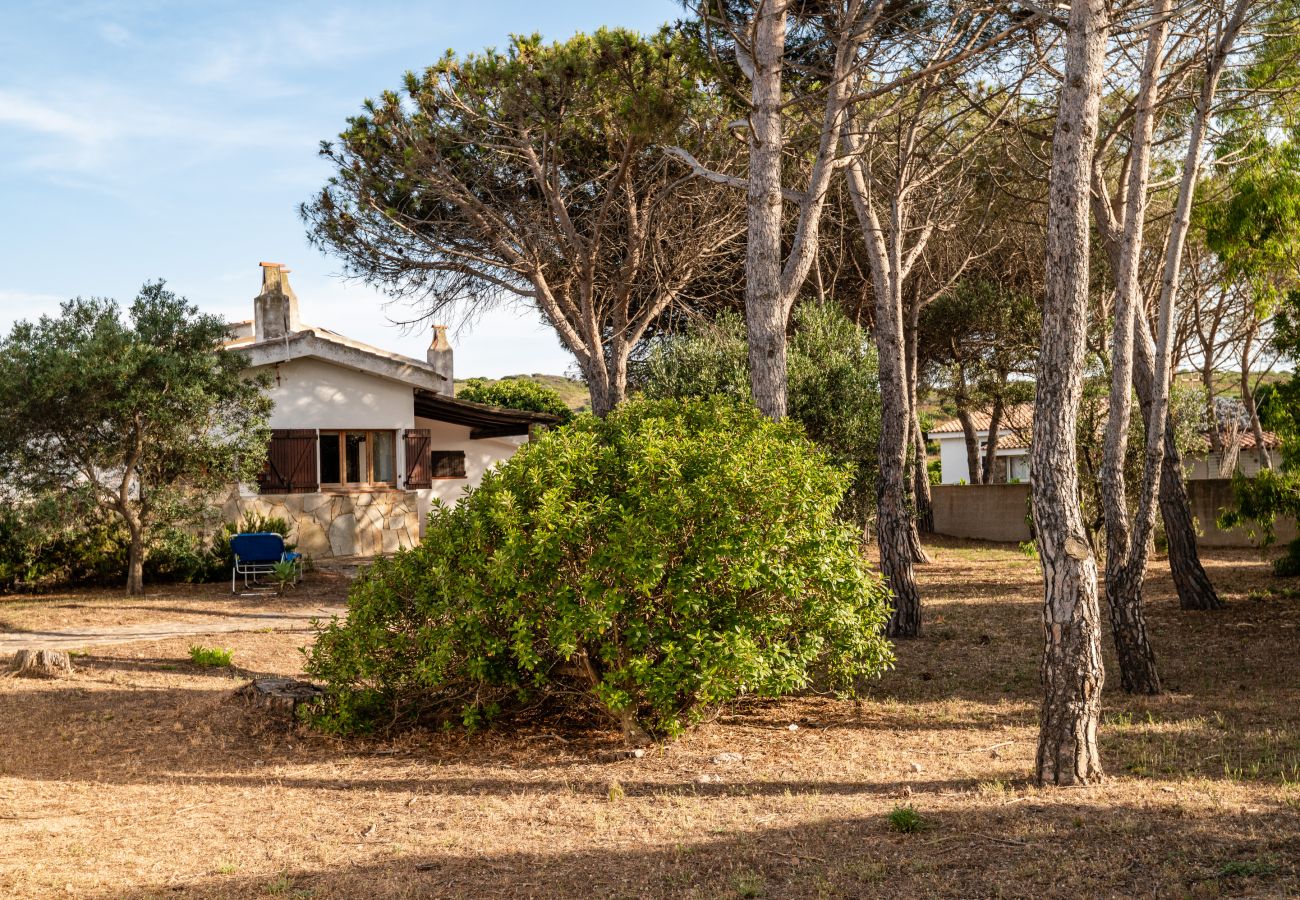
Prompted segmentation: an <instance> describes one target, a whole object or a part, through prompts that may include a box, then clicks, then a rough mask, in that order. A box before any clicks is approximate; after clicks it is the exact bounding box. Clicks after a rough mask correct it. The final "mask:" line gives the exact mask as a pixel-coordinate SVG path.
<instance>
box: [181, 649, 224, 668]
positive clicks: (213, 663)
mask: <svg viewBox="0 0 1300 900" xmlns="http://www.w3.org/2000/svg"><path fill="white" fill-rule="evenodd" d="M233 661H234V654H233V653H232V652H231V651H229V650H227V649H225V648H224V647H204V646H201V645H199V644H194V645H192V646H191V647H190V662H192V663H194V665H196V666H201V667H203V668H205V669H207V668H224V667H226V666H229V665H230V664H231V663H232V662H233Z"/></svg>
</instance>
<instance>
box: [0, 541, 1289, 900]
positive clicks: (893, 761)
mask: <svg viewBox="0 0 1300 900" xmlns="http://www.w3.org/2000/svg"><path fill="white" fill-rule="evenodd" d="M931 549H932V550H933V552H934V554H935V557H936V562H935V563H934V564H933V565H930V566H923V567H919V568H918V574H919V576H920V578H921V579H922V586H923V589H924V591H925V596H926V598H927V600H928V601H929V605H928V607H927V612H926V616H927V617H926V621H925V633H924V636H923V637H922V638H921V639H920V640H918V641H914V642H907V643H903V644H900V645H898V647H897V649H896V653H897V657H898V662H897V665H896V668H895V669H893V670H892V671H889V672H886V673H885V674H884V675H883V677H882V679H881V680H880V681H878V682H874V683H873V684H872V685H871V686H870V690H869V692H868V695H867V696H866V697H865V698H863V699H862V700H861V701H859V702H854V701H839V700H835V699H831V698H822V697H793V698H786V699H783V700H777V701H752V702H748V701H747V702H744V703H740V704H732V705H729V706H727V707H726V708H725V709H724V710H723V711H722V712H721V713H720V714H718V715H716V716H715V717H713V718H712V719H711V720H709V721H706V722H705V723H703V724H701V725H699V726H697V727H694V728H691V729H688V730H687V731H686V733H685V734H684V735H683V736H682V737H681V738H680V739H679V740H677V741H674V742H671V743H668V744H664V745H657V746H655V747H652V748H651V749H649V750H647V751H646V753H645V755H644V756H642V757H640V758H628V757H627V756H624V755H621V754H622V747H623V744H622V740H621V735H620V734H619V732H618V729H617V728H616V727H614V726H613V725H611V726H609V727H608V728H601V727H597V728H594V729H593V728H591V727H576V726H574V725H573V724H571V723H570V722H567V721H565V720H564V719H557V718H539V719H521V720H512V721H505V720H503V721H500V722H497V723H495V724H494V725H492V726H490V727H488V728H485V729H483V730H481V731H478V732H475V733H472V734H465V733H464V732H462V731H459V730H455V731H452V732H450V733H446V734H441V733H433V732H418V731H417V732H412V733H407V734H404V735H402V736H401V737H399V738H397V739H393V740H380V739H374V738H369V739H356V738H348V739H339V738H333V737H329V736H326V735H322V734H319V733H316V732H310V731H302V730H296V731H287V730H285V729H284V728H283V727H282V726H273V725H272V724H271V723H269V722H268V721H267V720H266V718H265V717H264V716H263V715H262V714H260V713H257V712H255V711H253V710H250V709H248V708H247V707H245V706H243V705H241V704H240V703H238V702H236V701H234V700H232V697H231V695H232V693H233V691H234V689H235V688H236V687H238V686H239V685H241V684H243V683H244V682H245V680H246V679H247V677H248V673H250V672H253V673H259V674H283V675H296V674H299V673H300V672H301V666H302V662H303V657H302V654H301V653H300V651H299V647H300V646H301V645H302V644H303V642H304V640H305V638H306V635H304V634H302V633H257V632H250V633H244V634H225V635H220V636H219V637H210V638H206V639H205V638H204V637H202V636H193V637H186V638H179V639H175V640H171V641H161V642H153V643H137V644H129V645H123V646H116V647H106V648H101V649H99V650H94V649H92V650H91V651H90V652H88V653H87V654H85V655H83V656H79V657H77V659H76V660H75V668H76V672H75V674H74V675H73V676H72V677H70V678H68V679H63V680H60V681H51V682H44V681H35V680H27V679H0V709H2V710H3V711H4V715H5V721H6V727H5V729H4V730H3V732H0V848H3V850H0V895H2V896H6V897H10V896H12V897H35V896H51V895H55V896H77V897H100V898H108V897H114V898H117V897H128V898H145V897H159V896H184V897H259V896H311V897H315V898H325V897H328V898H333V897H340V898H341V897H355V896H367V897H426V896H448V897H517V896H537V897H543V896H544V897H592V896H616V897H673V898H677V897H709V898H713V897H773V898H785V897H871V896H898V895H910V896H940V897H987V896H1007V897H1076V896H1133V895H1141V896H1162V897H1166V896H1167V897H1189V896H1190V897H1218V896H1285V895H1294V894H1295V893H1297V892H1298V891H1300V869H1298V864H1297V860H1300V786H1298V785H1297V782H1300V654H1297V653H1296V652H1295V650H1296V647H1297V646H1300V580H1297V579H1279V578H1275V577H1274V576H1273V575H1272V574H1271V569H1270V565H1269V560H1268V559H1263V558H1260V557H1259V556H1258V555H1257V554H1253V553H1250V552H1246V551H1222V550H1214V551H1209V552H1208V553H1207V555H1206V563H1207V568H1208V569H1209V571H1210V574H1211V577H1212V578H1213V579H1214V580H1215V582H1216V584H1218V586H1219V588H1220V590H1222V591H1223V592H1224V595H1225V599H1226V600H1227V601H1228V602H1229V607H1228V609H1227V610H1226V611H1225V612H1223V613H1219V614H1201V613H1184V612H1181V611H1179V610H1178V609H1177V601H1176V599H1175V598H1174V597H1173V595H1172V591H1171V587H1170V584H1169V581H1168V578H1167V576H1166V574H1165V572H1164V571H1163V569H1162V567H1163V561H1162V560H1157V561H1156V562H1155V563H1154V564H1153V566H1152V572H1151V577H1150V581H1149V584H1148V592H1149V597H1150V603H1151V610H1150V619H1151V629H1152V639H1153V641H1154V642H1155V645H1156V649H1157V652H1159V653H1160V654H1161V661H1162V664H1163V674H1164V677H1165V680H1166V683H1167V685H1168V687H1169V693H1168V694H1167V695H1165V696H1163V697H1159V698H1154V699H1152V698H1129V697H1126V696H1124V695H1122V694H1121V693H1119V692H1118V691H1117V690H1115V689H1114V687H1115V685H1114V682H1115V681H1116V680H1117V679H1115V678H1114V677H1112V678H1111V684H1110V685H1108V688H1107V691H1106V695H1105V714H1104V719H1103V724H1102V731H1101V746H1102V752H1103V762H1104V764H1105V766H1106V771H1107V774H1108V776H1109V777H1108V780H1107V781H1106V782H1105V783H1104V784H1102V785H1100V786H1098V787H1095V788H1089V789H1086V790H1078V791H1059V790H1054V791H1052V790H1049V791H1039V790H1037V789H1035V788H1033V787H1032V786H1030V785H1029V783H1028V781H1027V775H1028V774H1029V772H1030V770H1031V768H1032V758H1033V752H1034V738H1035V734H1036V728H1035V716H1036V711H1037V703H1038V659H1039V654H1040V652H1041V645H1040V636H1039V629H1040V627H1041V626H1040V614H1041V613H1040V609H1041V607H1040V604H1041V596H1040V590H1041V588H1040V585H1039V582H1038V569H1037V564H1036V563H1035V561H1033V560H1031V559H1028V558H1026V557H1025V556H1023V555H1022V554H1021V553H1020V552H1019V551H1018V550H1017V549H1016V548H1014V547H1007V548H1005V549H1004V548H990V547H988V546H979V545H975V544H962V543H960V542H942V543H939V544H937V545H933V544H932V545H931ZM183 590H184V591H190V590H195V589H194V588H188V587H187V588H184V589H183ZM307 590H308V589H304V592H303V593H302V594H300V595H298V596H296V597H295V598H294V600H295V601H296V602H302V603H307V602H311V600H312V597H311V596H310V595H309V594H308V593H307V592H306V591H307ZM187 596H188V595H187V594H184V593H181V594H178V595H177V596H175V597H169V596H166V595H163V594H159V595H155V596H154V597H153V598H152V599H153V605H156V606H159V607H164V608H166V607H171V606H174V605H176V604H178V603H184V602H188V601H186V599H185V598H186V597H187ZM109 597H110V595H108V594H106V595H104V598H103V599H104V600H105V601H106V600H107V599H109ZM24 602H25V603H28V604H30V603H31V601H30V599H29V600H26V601H24ZM57 602H65V601H57ZM76 602H77V603H81V604H86V605H90V606H94V605H96V604H98V603H100V601H99V600H96V598H95V597H93V596H91V595H89V594H80V595H78V599H77V601H76ZM105 605H106V604H105ZM26 608H27V609H30V608H31V607H30V606H29V607H26ZM93 612H94V611H93V610H87V609H79V610H71V611H70V613H69V614H78V615H81V616H83V617H84V619H83V621H84V620H88V619H91V618H93V616H92V613H93ZM145 614H146V613H145V611H144V610H141V609H139V608H136V610H135V612H134V613H133V615H135V616H144V615H145ZM26 615H32V616H34V614H32V613H27V614H26ZM99 615H102V616H104V617H107V616H109V615H110V613H109V612H108V611H107V610H105V611H104V612H102V613H100V614H99ZM155 615H157V616H160V617H164V616H171V615H173V614H172V613H169V612H156V613H155ZM9 617H10V618H11V619H16V618H18V617H19V616H18V613H17V612H14V613H12V614H10V615H9ZM218 641H219V642H220V645H221V646H228V647H230V648H231V649H232V650H233V652H234V657H235V659H236V660H237V661H238V665H239V666H240V672H239V673H234V674H232V673H230V672H229V671H228V670H225V669H196V668H194V667H191V666H189V665H188V662H187V660H188V648H189V646H190V645H191V644H193V643H205V644H209V645H211V644H214V643H217V642H218ZM3 662H4V660H0V663H3ZM1108 671H1109V672H1113V661H1112V660H1109V659H1108ZM792 725H793V726H795V727H794V728H791V727H790V726H792ZM36 740H39V742H40V745H39V748H37V747H35V746H34V744H33V741H36ZM899 808H910V809H912V810H915V812H916V814H917V815H918V816H920V817H922V819H923V820H924V822H925V823H926V827H925V828H924V829H922V830H919V831H913V832H901V831H897V830H895V829H894V828H893V827H892V826H891V823H890V816H891V813H893V811H894V810H896V809H899Z"/></svg>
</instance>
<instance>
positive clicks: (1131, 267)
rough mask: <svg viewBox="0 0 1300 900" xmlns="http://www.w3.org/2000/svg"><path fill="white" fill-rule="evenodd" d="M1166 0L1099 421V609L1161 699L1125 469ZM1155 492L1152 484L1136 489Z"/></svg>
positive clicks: (1132, 176) (1148, 67)
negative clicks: (1102, 553) (1102, 573)
mask: <svg viewBox="0 0 1300 900" xmlns="http://www.w3.org/2000/svg"><path fill="white" fill-rule="evenodd" d="M1167 9H1168V0H1157V2H1156V3H1155V4H1154V6H1153V8H1152V19H1153V21H1152V23H1151V25H1150V26H1149V28H1148V30H1147V37H1146V52H1145V58H1144V60H1143V64H1142V74H1141V81H1140V83H1139V87H1138V94H1137V98H1136V106H1135V109H1134V115H1133V137H1132V140H1131V142H1130V147H1131V149H1130V152H1129V163H1128V177H1127V179H1126V182H1127V183H1126V194H1125V198H1124V207H1123V209H1124V216H1123V233H1122V235H1121V237H1120V250H1119V268H1118V271H1117V272H1116V273H1115V293H1114V300H1115V326H1114V328H1113V330H1112V331H1111V354H1110V355H1111V385H1110V404H1109V409H1108V412H1107V416H1106V432H1105V445H1104V452H1103V456H1102V465H1101V494H1102V509H1103V512H1104V514H1105V519H1106V607H1107V609H1108V610H1109V611H1110V625H1111V636H1112V638H1113V639H1114V641H1115V655H1116V657H1117V658H1118V660H1119V670H1120V683H1121V684H1122V685H1123V688H1124V690H1125V691H1127V692H1129V693H1143V694H1158V693H1160V677H1159V674H1158V673H1157V671H1156V659H1155V652H1154V651H1153V650H1152V648H1151V641H1150V639H1149V638H1148V636H1147V628H1146V614H1145V612H1144V610H1143V608H1142V580H1143V578H1145V576H1146V564H1147V558H1148V549H1147V544H1148V539H1149V537H1150V535H1151V526H1152V524H1153V521H1154V518H1153V514H1154V509H1153V505H1152V504H1151V503H1149V502H1147V498H1143V500H1142V501H1141V502H1140V503H1139V512H1138V517H1137V521H1136V522H1132V523H1131V522H1130V521H1129V514H1128V493H1127V487H1126V485H1125V478H1124V467H1125V460H1126V459H1127V453H1128V435H1129V424H1130V421H1131V416H1132V407H1133V402H1132V397H1133V378H1134V356H1135V352H1136V351H1135V348H1134V343H1135V331H1136V329H1137V317H1138V316H1139V315H1145V314H1146V313H1145V310H1144V305H1143V297H1142V286H1141V272H1140V265H1141V258H1142V246H1143V236H1144V227H1145V223H1146V208H1147V188H1148V184H1149V182H1150V177H1151V136H1152V132H1153V130H1154V127H1155V114H1156V102H1157V100H1158V99H1159V91H1158V89H1159V84H1160V73H1161V66H1162V64H1163V60H1164V43H1165V35H1166V33H1167V31H1168V19H1167V17H1166V12H1167ZM1147 487H1150V488H1152V489H1155V488H1156V487H1157V485H1154V484H1153V485H1146V484H1144V485H1143V488H1144V489H1145V488H1147Z"/></svg>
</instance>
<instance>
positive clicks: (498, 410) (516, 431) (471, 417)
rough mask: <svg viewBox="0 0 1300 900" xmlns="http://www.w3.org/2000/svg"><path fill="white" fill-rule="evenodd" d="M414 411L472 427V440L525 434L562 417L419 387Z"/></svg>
mask: <svg viewBox="0 0 1300 900" xmlns="http://www.w3.org/2000/svg"><path fill="white" fill-rule="evenodd" d="M415 414H416V416H418V417H420V418H422V419H437V420H438V421H440V422H450V423H452V424H453V425H464V426H466V427H468V428H469V430H470V431H469V436H470V440H475V441H480V440H483V439H485V438H495V437H512V436H516V435H525V434H529V433H531V431H532V429H533V428H535V427H538V426H543V427H544V426H549V425H556V424H558V423H559V419H557V418H556V417H555V416H549V415H547V414H546V413H539V412H530V411H528V410H523V409H505V408H503V407H500V406H487V405H486V404H483V403H470V402H469V401H468V400H457V399H456V398H455V397H448V396H445V395H443V394H436V393H434V392H433V391H428V390H420V389H417V390H416V391H415Z"/></svg>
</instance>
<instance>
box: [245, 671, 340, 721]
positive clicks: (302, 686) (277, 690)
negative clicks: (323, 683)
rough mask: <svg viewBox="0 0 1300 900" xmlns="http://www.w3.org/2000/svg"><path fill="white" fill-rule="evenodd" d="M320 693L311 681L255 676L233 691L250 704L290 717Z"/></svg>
mask: <svg viewBox="0 0 1300 900" xmlns="http://www.w3.org/2000/svg"><path fill="white" fill-rule="evenodd" d="M322 693H323V692H322V691H321V689H320V688H318V687H317V686H316V685H314V684H312V683H311V682H308V681H298V680H297V679H295V678H255V679H253V680H252V681H250V682H249V683H248V684H246V685H244V686H243V687H241V688H240V689H239V690H237V691H235V696H236V697H239V698H240V699H241V700H243V701H244V702H245V703H247V704H248V705H250V706H260V707H262V708H263V709H266V710H268V711H269V712H272V713H275V714H276V715H283V716H287V717H288V718H291V719H292V718H293V717H294V715H295V714H296V713H297V711H298V707H299V706H302V705H303V704H304V703H312V702H314V701H315V700H316V699H317V698H318V697H320V695H321V694H322Z"/></svg>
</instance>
